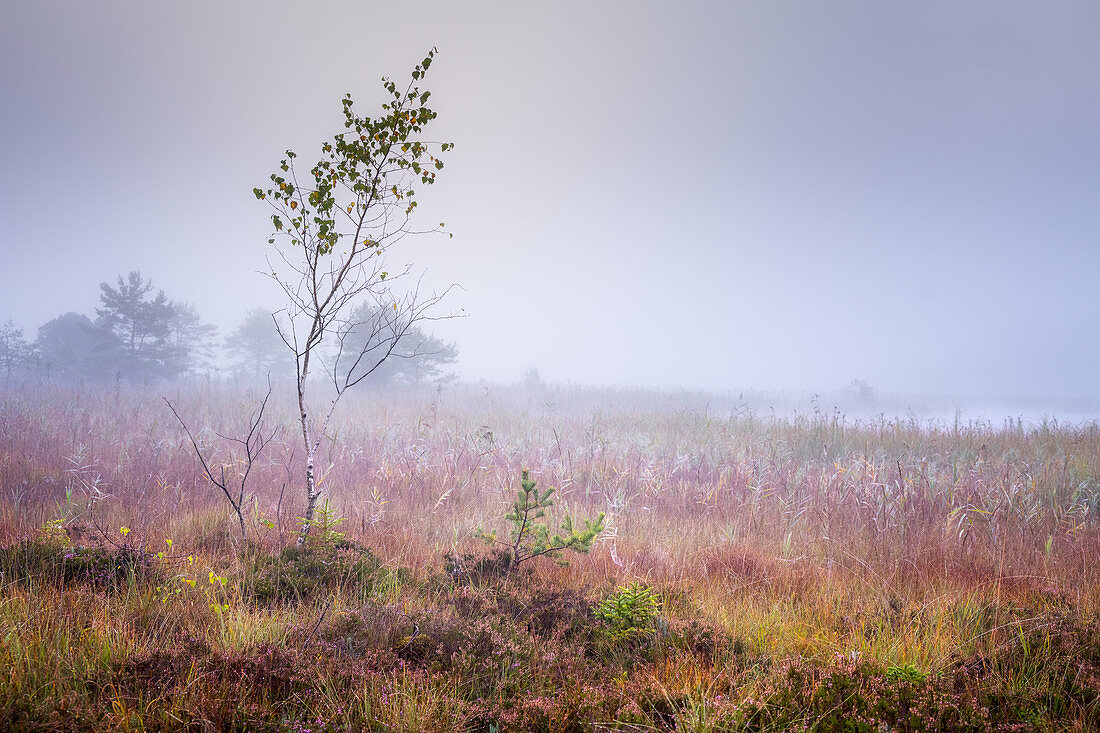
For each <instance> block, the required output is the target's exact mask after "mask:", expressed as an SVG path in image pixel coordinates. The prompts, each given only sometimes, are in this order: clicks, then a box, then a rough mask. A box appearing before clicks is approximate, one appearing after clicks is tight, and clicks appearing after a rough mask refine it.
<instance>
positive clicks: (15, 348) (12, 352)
mask: <svg viewBox="0 0 1100 733" xmlns="http://www.w3.org/2000/svg"><path fill="white" fill-rule="evenodd" d="M32 358H33V349H32V348H31V346H30V344H28V343H27V340H26V339H25V338H24V337H23V329H21V328H16V326H15V322H14V321H11V320H8V321H7V322H6V323H5V324H4V325H3V326H0V370H2V371H3V373H4V378H5V379H11V375H12V374H14V373H16V372H19V371H22V370H23V369H26V368H27V367H29V366H30V364H31V361H32Z"/></svg>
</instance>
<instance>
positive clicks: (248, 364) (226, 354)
mask: <svg viewBox="0 0 1100 733" xmlns="http://www.w3.org/2000/svg"><path fill="white" fill-rule="evenodd" d="M99 289H100V294H99V299H100V306H99V307H98V308H96V309H95V314H94V317H92V316H88V315H85V314H82V313H65V314H64V315H61V316H58V317H57V318H54V319H52V320H50V321H48V322H47V323H44V324H43V325H42V326H40V327H39V329H38V333H37V336H36V337H35V338H34V339H33V340H30V339H28V338H27V336H26V335H25V334H24V332H23V329H22V328H18V327H17V326H16V325H15V323H14V322H13V321H11V320H8V321H7V322H5V323H4V324H3V325H2V326H0V377H2V378H3V379H5V380H11V379H13V378H26V377H31V378H38V379H46V380H57V381H75V380H85V381H104V382H105V381H112V380H125V381H129V382H149V381H155V380H164V379H175V378H178V377H182V376H198V375H227V376H228V375H232V376H235V377H243V378H263V377H265V376H266V375H268V374H271V375H272V376H274V377H278V376H280V375H285V376H292V375H293V374H294V356H293V353H292V351H291V350H290V349H289V348H288V347H287V345H286V344H285V343H283V340H282V338H281V337H280V336H279V333H278V331H277V329H276V328H275V322H274V321H273V319H272V316H271V313H270V312H268V311H265V310H263V309H260V308H255V309H252V310H250V311H249V312H248V313H247V314H246V315H245V317H244V319H243V320H242V321H241V323H240V325H238V326H237V328H236V329H234V330H233V331H232V333H229V334H227V335H226V336H225V337H224V338H220V337H219V335H218V329H217V328H216V327H215V326H213V325H211V324H209V323H205V322H204V321H203V320H202V317H201V316H200V315H199V312H198V310H197V308H196V307H195V305H194V304H192V303H188V302H185V301H177V300H170V299H169V298H168V297H167V296H166V295H165V294H164V291H163V290H159V289H155V288H154V286H153V283H152V282H151V281H150V280H147V279H145V278H144V277H142V275H141V273H140V272H131V273H129V274H128V275H126V276H125V277H122V276H120V277H119V278H118V279H117V280H116V282H115V283H114V284H111V283H106V282H104V283H100V285H99ZM372 307H373V306H372V305H371V304H369V303H368V304H364V305H362V306H360V308H361V309H364V311H369V309H370V308H372ZM405 342H406V343H405V348H404V351H403V352H402V353H399V354H396V356H397V358H394V359H390V360H387V361H386V363H385V364H384V365H383V367H382V368H379V369H378V370H376V371H375V372H374V373H373V374H371V375H370V380H369V381H370V382H371V383H373V384H375V385H381V384H394V383H405V384H416V383H425V382H434V381H442V380H445V379H448V378H449V375H447V374H446V373H445V367H446V366H447V365H448V364H451V363H453V362H454V361H455V359H456V358H457V350H456V349H455V346H454V345H453V344H448V343H444V342H443V341H441V340H439V339H437V338H435V337H433V336H430V335H428V334H426V333H424V332H422V331H420V330H415V331H414V332H412V333H409V334H407V337H406V339H405Z"/></svg>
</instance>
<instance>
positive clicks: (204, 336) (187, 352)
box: [168, 300, 218, 373]
mask: <svg viewBox="0 0 1100 733" xmlns="http://www.w3.org/2000/svg"><path fill="white" fill-rule="evenodd" d="M171 307H172V316H171V317H170V318H169V322H168V326H169V333H170V334H171V336H170V339H169V340H170V342H171V344H172V346H173V347H175V348H176V349H178V350H179V351H180V352H181V354H182V358H183V360H184V364H185V369H186V371H189V372H194V373H202V372H209V371H210V370H212V369H214V368H215V366H214V349H215V347H216V342H215V340H214V338H215V336H216V334H217V332H218V327H217V326H213V325H211V324H209V323H203V320H202V317H201V316H200V315H199V312H198V310H197V309H196V308H195V306H194V304H192V303H186V302H182V301H178V300H174V301H172V303H171Z"/></svg>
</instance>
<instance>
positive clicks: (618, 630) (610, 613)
mask: <svg viewBox="0 0 1100 733" xmlns="http://www.w3.org/2000/svg"><path fill="white" fill-rule="evenodd" d="M660 610H661V604H660V602H659V601H658V600H657V597H656V595H655V594H654V592H653V589H652V588H650V587H649V586H647V585H646V584H645V583H631V584H630V585H627V586H621V587H620V588H618V589H617V590H616V591H615V592H614V593H613V594H611V596H610V597H609V598H605V599H604V600H603V601H601V602H600V604H599V605H598V606H596V608H595V609H594V612H595V615H596V618H598V619H600V620H601V621H603V622H605V623H606V624H607V625H608V627H609V629H610V631H611V636H612V637H613V638H615V639H623V640H631V639H638V638H643V637H649V636H653V635H654V634H656V633H657V628H656V626H655V622H656V620H657V614H658V613H659V612H660Z"/></svg>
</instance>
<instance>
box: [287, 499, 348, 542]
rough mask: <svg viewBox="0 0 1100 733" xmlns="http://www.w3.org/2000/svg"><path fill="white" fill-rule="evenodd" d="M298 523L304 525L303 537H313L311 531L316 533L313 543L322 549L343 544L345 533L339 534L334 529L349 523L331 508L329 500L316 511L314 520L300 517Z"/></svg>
mask: <svg viewBox="0 0 1100 733" xmlns="http://www.w3.org/2000/svg"><path fill="white" fill-rule="evenodd" d="M298 521H299V522H300V523H301V525H302V536H304V537H311V531H315V532H316V534H313V535H312V542H313V543H314V544H316V545H318V546H321V547H335V546H337V545H339V544H340V543H341V542H343V541H344V538H345V536H346V535H345V533H344V532H337V531H336V530H335V529H334V527H336V526H337V525H339V524H343V523H344V522H346V521H348V520H347V517H341V516H339V515H338V514H337V513H336V510H335V509H333V508H332V507H330V506H329V503H328V499H325V501H324V503H323V504H322V505H321V506H319V507H317V508H316V509H315V510H314V514H313V518H312V519H305V518H304V517H299V519H298Z"/></svg>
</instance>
